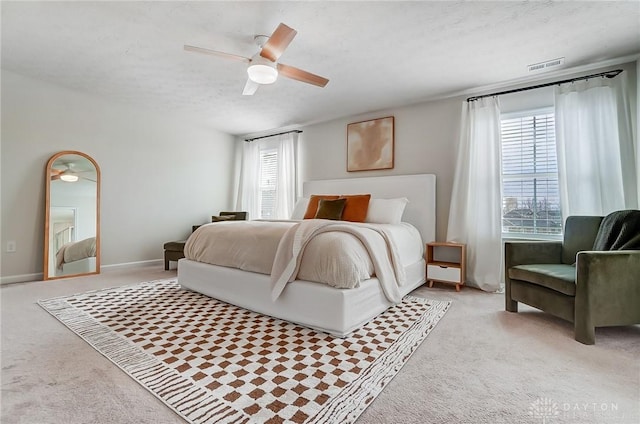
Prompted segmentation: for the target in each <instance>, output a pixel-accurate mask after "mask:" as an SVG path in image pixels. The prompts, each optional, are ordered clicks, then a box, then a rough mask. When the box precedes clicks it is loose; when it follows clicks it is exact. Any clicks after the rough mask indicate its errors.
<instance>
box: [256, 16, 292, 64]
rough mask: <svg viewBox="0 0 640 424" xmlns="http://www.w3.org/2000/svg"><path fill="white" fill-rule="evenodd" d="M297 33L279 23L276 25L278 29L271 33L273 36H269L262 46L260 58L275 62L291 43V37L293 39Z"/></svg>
mask: <svg viewBox="0 0 640 424" xmlns="http://www.w3.org/2000/svg"><path fill="white" fill-rule="evenodd" d="M297 33H298V31H296V30H295V29H293V28H289V27H288V26H286V25H285V24H282V23H281V24H280V25H278V28H276V30H275V31H273V34H271V37H269V41H267V42H266V43H264V46H262V50H261V51H260V56H262V57H264V58H266V59H269V60H270V61H272V62H275V61H276V60H278V58H279V57H280V55H281V54H282V53H283V52H284V50H285V49H286V48H287V46H289V43H291V40H293V37H295V36H296V34H297Z"/></svg>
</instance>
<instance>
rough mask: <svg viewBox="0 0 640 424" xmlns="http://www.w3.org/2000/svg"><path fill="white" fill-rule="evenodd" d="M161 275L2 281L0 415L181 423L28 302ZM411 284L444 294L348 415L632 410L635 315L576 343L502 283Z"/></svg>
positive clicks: (571, 416) (578, 417)
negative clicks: (508, 305)
mask: <svg viewBox="0 0 640 424" xmlns="http://www.w3.org/2000/svg"><path fill="white" fill-rule="evenodd" d="M172 276H175V271H163V270H162V269H160V268H159V267H156V266H154V267H144V268H139V269H134V270H129V271H110V272H107V273H104V274H101V275H97V276H89V277H81V278H75V279H67V280H56V281H50V282H34V283H25V284H14V285H9V286H3V287H2V288H1V289H0V296H1V297H2V299H1V306H2V311H1V318H2V345H1V351H2V358H1V362H2V392H1V394H2V400H1V404H2V414H1V416H0V420H1V422H2V423H3V424H10V423H28V424H37V423H43V424H48V423H52V424H53V423H70V424H75V423H105V424H106V423H154V424H157V423H162V424H165V423H166V424H170V423H184V421H183V420H182V418H180V417H179V416H178V415H176V414H175V413H174V412H173V411H171V410H170V409H169V408H167V407H166V406H165V405H164V404H163V403H162V402H161V401H160V400H158V399H157V398H156V397H154V396H153V395H152V394H150V393H149V392H147V391H146V390H145V389H144V388H143V387H142V386H140V385H139V384H138V383H136V382H135V381H133V380H132V379H131V378H130V377H129V376H128V375H126V374H125V373H124V372H122V371H121V370H120V369H118V368H117V367H115V366H114V365H113V364H112V363H111V362H110V361H108V360H107V359H105V358H104V357H103V356H102V355H100V354H99V353H98V352H96V351H95V350H94V349H93V348H92V347H91V346H89V345H88V344H86V343H85V342H84V341H83V340H81V339H80V338H79V337H77V336H76V335H75V334H73V333H72V332H70V331H69V330H68V329H66V328H65V327H64V326H63V325H62V324H61V323H59V322H58V321H56V320H54V319H51V316H50V315H49V314H48V313H47V312H46V311H44V310H43V309H42V308H40V307H39V306H38V305H37V304H36V301H37V300H39V299H47V298H51V297H57V296H63V295H71V294H74V293H81V292H85V291H88V290H95V289H100V288H105V287H118V286H123V285H127V284H135V283H139V282H141V281H150V280H156V279H163V278H170V277H172ZM413 294H414V295H416V296H421V297H426V298H429V299H436V300H452V301H453V303H452V305H451V308H450V309H449V311H448V312H447V314H446V317H445V318H444V319H443V320H442V321H441V322H440V323H439V324H438V326H437V327H436V328H435V329H434V330H433V331H432V332H431V334H430V335H429V337H428V341H427V342H426V343H423V344H422V345H421V346H420V347H419V348H418V349H417V350H416V351H415V352H414V354H413V355H412V356H411V358H410V359H409V361H408V362H407V363H406V365H405V366H404V367H403V368H402V370H401V371H400V373H398V375H396V377H395V378H394V379H393V380H392V381H391V382H390V383H389V384H388V385H387V387H386V388H385V389H384V390H383V391H382V393H381V394H380V395H379V396H378V397H377V398H376V400H375V401H373V402H372V403H371V405H370V406H369V407H368V408H367V409H366V410H365V411H364V413H363V414H362V415H361V416H360V418H359V419H358V421H357V423H358V424H364V423H394V424H395V423H416V424H418V423H420V424H423V423H533V424H541V423H542V422H543V418H544V420H545V422H546V423H547V424H553V423H576V424H577V423H616V424H618V423H625V424H626V423H629V424H631V423H634V424H636V423H638V422H640V360H639V359H638V358H640V327H639V326H627V327H610V328H601V329H597V330H596V344H595V345H594V346H586V345H583V344H580V343H578V342H576V341H574V340H573V331H572V326H571V324H569V323H566V322H564V321H562V320H559V319H556V318H553V317H551V316H549V315H547V314H544V313H542V312H538V311H535V310H534V309H531V308H528V307H525V306H523V305H521V312H520V313H518V314H512V313H507V312H504V297H503V295H496V294H487V293H483V292H480V291H477V290H473V289H470V288H464V289H463V290H462V291H461V292H460V293H455V291H454V290H453V289H452V288H450V287H444V286H437V287H434V288H433V289H428V288H426V287H422V288H420V289H418V290H416V291H415V292H414V293H413ZM545 402H549V404H550V405H551V406H552V407H551V408H549V409H548V411H547V410H545V409H544V405H545ZM554 405H555V409H554V408H553V406H554ZM545 411H546V412H545ZM547 412H548V413H547ZM544 413H546V414H547V416H546V417H543V416H542V415H544Z"/></svg>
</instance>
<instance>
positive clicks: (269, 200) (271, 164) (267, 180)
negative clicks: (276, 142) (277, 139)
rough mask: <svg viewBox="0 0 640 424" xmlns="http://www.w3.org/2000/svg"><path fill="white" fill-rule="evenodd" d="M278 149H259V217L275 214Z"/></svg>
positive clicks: (264, 217)
mask: <svg viewBox="0 0 640 424" xmlns="http://www.w3.org/2000/svg"><path fill="white" fill-rule="evenodd" d="M277 179H278V150H277V149H263V150H260V218H263V219H268V218H273V217H274V216H275V208H276V184H277Z"/></svg>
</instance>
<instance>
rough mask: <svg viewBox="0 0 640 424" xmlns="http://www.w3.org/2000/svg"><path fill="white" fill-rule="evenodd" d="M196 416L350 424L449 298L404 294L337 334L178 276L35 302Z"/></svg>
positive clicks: (169, 402) (444, 308)
mask: <svg viewBox="0 0 640 424" xmlns="http://www.w3.org/2000/svg"><path fill="white" fill-rule="evenodd" d="M38 303H39V304H40V305H41V306H42V307H43V308H44V309H46V310H47V311H48V312H49V313H51V314H52V315H53V316H54V317H56V318H57V319H58V320H60V321H61V322H62V323H63V324H65V325H66V326H67V327H68V328H69V329H71V330H72V331H73V332H75V333H76V334H78V335H79V336H80V337H82V338H83V339H84V340H85V341H87V342H88V343H89V344H91V346H93V347H94V348H95V349H96V350H97V351H98V352H100V353H101V354H103V355H104V356H105V357H107V358H108V359H109V360H111V361H112V362H113V363H114V364H116V365H117V366H119V367H120V368H121V369H122V370H124V371H125V372H126V373H127V374H129V375H130V376H131V377H132V378H134V379H135V380H136V381H137V382H138V383H140V384H141V385H143V386H144V387H145V388H146V389H147V390H149V391H150V392H151V393H153V394H154V395H155V396H157V397H158V398H159V399H160V400H162V401H163V402H164V403H165V404H167V405H168V406H169V407H170V408H172V409H173V410H174V411H175V412H177V413H178V414H180V415H181V416H182V417H183V418H184V419H186V420H187V421H188V422H190V423H269V424H275V423H336V424H337V423H340V424H343V423H352V422H354V421H355V420H356V419H357V418H358V416H359V415H360V414H361V413H362V411H364V409H365V408H366V407H367V406H368V405H369V404H370V403H371V402H372V401H373V400H374V399H375V397H376V396H377V395H378V394H379V393H380V392H381V391H382V389H383V388H384V386H385V385H386V384H387V383H388V382H389V381H390V380H391V379H392V378H393V377H394V376H395V375H396V374H397V373H398V371H400V369H401V368H402V366H403V365H404V363H405V362H406V361H407V360H408V359H409V357H410V356H411V354H412V353H413V352H414V351H415V349H416V348H417V347H418V346H419V345H420V344H421V343H422V341H423V340H424V339H425V337H426V336H427V335H428V334H429V332H430V331H431V330H432V329H433V328H434V327H435V325H436V324H437V323H438V321H439V320H440V318H442V316H443V315H444V314H445V312H446V311H447V309H448V308H449V305H450V302H440V301H432V300H427V299H421V298H416V297H411V296H407V297H406V298H405V299H404V300H403V302H402V303H400V304H398V305H396V306H393V307H391V308H390V309H388V310H387V311H385V312H384V313H382V314H381V315H379V316H378V317H377V318H375V319H374V320H373V321H371V322H369V323H368V324H366V325H365V326H364V327H362V328H360V329H359V330H356V331H355V332H354V333H352V334H351V335H350V336H349V337H347V338H337V337H333V336H330V335H327V334H324V333H320V332H317V331H314V330H311V329H308V328H306V327H301V326H298V325H295V324H292V323H289V322H286V321H282V320H279V319H275V318H271V317H268V316H264V315H261V314H257V313H255V312H251V311H248V310H245V309H242V308H239V307H236V306H233V305H229V304H226V303H223V302H220V301H217V300H215V299H212V298H210V297H207V296H204V295H201V294H199V293H195V292H191V291H187V290H184V289H182V288H181V287H180V286H179V285H178V283H177V282H176V281H174V280H163V281H156V282H150V283H142V284H138V285H134V286H129V287H122V288H116V289H106V290H101V291H94V292H89V293H84V294H80V295H74V296H67V297H60V298H55V299H49V300H44V301H40V302H38Z"/></svg>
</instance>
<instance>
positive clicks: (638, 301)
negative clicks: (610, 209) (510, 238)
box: [505, 216, 640, 344]
mask: <svg viewBox="0 0 640 424" xmlns="http://www.w3.org/2000/svg"><path fill="white" fill-rule="evenodd" d="M601 221H602V217H594V216H572V217H568V218H567V221H566V223H565V228H564V241H563V242H559V241H557V242H506V243H505V289H506V291H505V300H506V305H505V309H506V310H507V311H509V312H518V302H522V303H525V304H527V305H530V306H533V307H535V308H537V309H540V310H542V311H545V312H547V313H550V314H552V315H555V316H557V317H560V318H563V319H565V320H567V321H570V322H572V323H573V324H574V330H575V339H576V340H577V341H579V342H581V343H584V344H594V343H595V327H607V326H615V325H631V324H640V250H612V251H593V250H592V248H593V245H594V240H595V239H596V235H597V234H598V229H599V227H600V223H601Z"/></svg>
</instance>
